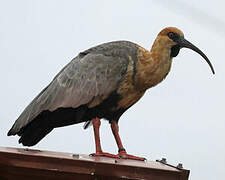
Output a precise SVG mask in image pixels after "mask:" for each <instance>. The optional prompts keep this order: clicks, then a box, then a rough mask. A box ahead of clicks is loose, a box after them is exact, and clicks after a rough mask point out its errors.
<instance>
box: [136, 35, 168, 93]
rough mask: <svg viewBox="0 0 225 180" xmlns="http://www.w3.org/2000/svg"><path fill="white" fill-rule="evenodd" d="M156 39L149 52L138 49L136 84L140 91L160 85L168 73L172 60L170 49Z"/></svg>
mask: <svg viewBox="0 0 225 180" xmlns="http://www.w3.org/2000/svg"><path fill="white" fill-rule="evenodd" d="M162 43H163V41H160V39H156V40H155V42H154V44H153V46H152V49H151V51H147V50H145V49H143V48H139V61H138V64H137V69H138V71H137V76H136V82H137V85H138V87H139V88H140V89H143V90H146V89H148V88H150V87H153V86H155V85H157V84H158V83H160V82H161V81H162V80H163V79H164V78H165V77H166V76H167V74H168V73H169V71H170V67H171V63H172V58H171V57H170V48H169V47H167V45H166V44H162Z"/></svg>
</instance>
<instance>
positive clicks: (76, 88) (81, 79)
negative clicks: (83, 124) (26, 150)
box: [11, 53, 128, 134]
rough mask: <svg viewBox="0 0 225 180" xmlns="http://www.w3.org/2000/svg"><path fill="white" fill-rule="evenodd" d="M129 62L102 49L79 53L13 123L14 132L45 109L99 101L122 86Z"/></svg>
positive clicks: (51, 109) (94, 104)
mask: <svg viewBox="0 0 225 180" xmlns="http://www.w3.org/2000/svg"><path fill="white" fill-rule="evenodd" d="M127 64H128V60H127V59H126V58H123V57H114V56H109V55H104V54H101V53H99V54H98V53H88V54H86V55H84V56H83V55H82V56H81V55H78V56H77V57H76V58H74V59H73V60H72V61H71V62H70V63H69V64H67V65H66V66H65V67H64V68H63V69H62V70H61V71H60V72H59V73H58V74H57V75H56V77H55V78H54V79H53V81H52V82H51V83H50V84H49V85H48V86H47V87H46V88H45V89H44V90H43V91H42V92H41V93H40V94H39V95H38V96H37V97H36V98H35V99H34V100H33V101H32V102H31V103H30V104H29V105H28V106H27V107H26V109H25V110H24V111H23V113H22V114H21V115H20V116H19V118H18V119H17V120H16V122H15V124H14V125H13V128H12V131H11V134H16V133H17V132H18V131H19V130H20V129H21V128H22V127H24V126H26V125H27V124H28V123H29V122H31V121H32V120H33V119H34V118H35V117H36V116H37V115H38V114H39V113H41V112H42V111H44V110H50V111H54V110H56V109H57V108H60V107H64V108H66V107H73V108H76V107H79V106H80V105H83V104H91V106H96V105H98V104H99V103H100V102H101V101H102V100H104V99H105V98H107V96H108V95H109V94H110V93H111V92H113V91H114V90H116V89H117V88H118V86H119V83H120V82H121V81H122V80H123V78H124V75H125V73H126V70H127Z"/></svg>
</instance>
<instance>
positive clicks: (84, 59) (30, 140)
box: [8, 28, 183, 149]
mask: <svg viewBox="0 0 225 180" xmlns="http://www.w3.org/2000/svg"><path fill="white" fill-rule="evenodd" d="M172 30H173V32H175V33H176V34H179V35H180V36H183V33H182V32H181V31H180V30H178V29H176V28H172ZM170 31H171V28H167V29H164V30H163V31H161V32H160V33H159V35H158V37H157V38H156V40H155V42H154V44H153V46H152V49H151V51H148V50H146V49H144V48H143V47H141V46H139V45H137V44H135V43H132V42H129V41H115V42H110V43H105V44H101V45H99V46H96V47H93V48H90V49H88V50H86V51H83V52H81V53H80V54H79V55H78V56H77V57H75V58H74V59H73V60H72V61H71V62H70V63H69V64H67V65H66V66H65V67H64V68H63V69H62V70H61V71H60V72H59V73H58V74H57V75H56V77H55V78H54V79H53V81H52V82H51V83H50V84H49V85H48V86H47V87H46V88H45V89H44V90H43V91H42V92H41V93H40V94H39V95H38V96H37V97H36V98H35V99H34V100H33V101H32V102H31V103H30V104H29V105H28V107H27V108H26V109H25V110H24V111H23V113H22V114H21V115H20V117H19V118H18V119H17V120H16V122H15V124H14V125H13V127H12V128H11V130H10V131H9V133H8V135H16V134H18V135H19V136H21V138H20V140H19V142H21V143H22V144H23V145H26V146H32V145H35V144H36V143H38V142H39V141H40V140H41V139H42V138H43V137H44V136H45V135H47V134H48V133H49V132H50V131H52V130H53V129H54V128H56V127H62V126H67V125H72V124H77V123H81V122H86V126H85V128H86V127H87V126H88V125H89V124H90V123H89V122H91V121H92V120H93V119H95V118H96V117H97V118H99V119H101V118H104V119H107V120H108V121H109V122H110V123H111V122H116V123H118V121H119V118H120V116H121V115H122V114H123V113H124V112H125V111H126V110H127V109H128V108H130V107H131V106H132V105H133V104H135V103H136V102H137V101H138V100H139V99H140V98H141V97H142V96H143V95H144V93H145V91H146V90H147V89H149V88H151V87H153V86H155V85H157V84H158V83H160V82H161V81H162V80H163V79H164V78H165V77H166V76H167V74H168V73H169V71H170V68H171V63H172V58H173V57H175V56H176V55H177V54H178V53H179V50H180V47H178V46H177V45H176V43H174V41H171V40H170V39H168V36H165V35H167V34H168V33H169V32H170ZM166 37H167V38H166ZM120 149H121V148H120ZM122 149H123V148H122Z"/></svg>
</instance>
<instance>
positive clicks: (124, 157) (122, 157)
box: [117, 150, 146, 161]
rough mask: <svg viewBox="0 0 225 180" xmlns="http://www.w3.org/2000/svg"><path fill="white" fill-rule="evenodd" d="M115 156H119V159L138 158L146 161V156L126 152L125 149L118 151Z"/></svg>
mask: <svg viewBox="0 0 225 180" xmlns="http://www.w3.org/2000/svg"><path fill="white" fill-rule="evenodd" d="M117 156H119V158H121V159H133V160H139V161H146V158H143V157H138V156H133V155H131V154H127V152H126V151H125V150H122V151H119V153H118V155H117Z"/></svg>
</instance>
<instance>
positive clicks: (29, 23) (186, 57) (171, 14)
mask: <svg viewBox="0 0 225 180" xmlns="http://www.w3.org/2000/svg"><path fill="white" fill-rule="evenodd" d="M187 3H188V4H187ZM224 7H225V3H224V1H222V0H221V1H219V0H214V1H205V0H198V1H188V2H186V1H184V0H183V1H167V2H164V1H163V0H155V1H153V0H145V1H140V0H139V1H131V0H129V1H128V0H127V1H125V0H124V1H121V0H114V1H85V0H82V1H73V0H71V1H69V0H65V1H56V0H42V1H41V0H40V1H34V0H20V1H16V0H14V1H11V0H9V1H3V0H0V61H1V66H0V84H1V85H0V91H1V93H0V100H1V101H0V111H1V113H0V121H1V126H0V146H10V147H20V148H21V147H22V146H21V145H19V144H18V142H17V141H18V137H7V136H6V134H7V132H8V130H9V129H10V128H11V126H12V124H13V123H14V121H15V120H16V118H17V117H18V116H19V115H20V113H21V112H22V111H23V110H24V108H25V107H26V106H27V105H28V104H29V103H30V102H31V100H32V99H33V98H34V97H35V96H36V95H37V94H38V93H39V92H40V91H41V90H42V89H43V88H44V87H45V86H47V85H48V84H49V83H50V81H51V80H52V79H53V77H54V76H55V75H56V74H57V73H58V72H59V71H60V70H61V69H62V68H63V66H64V65H66V64H67V63H68V62H69V61H70V60H71V59H72V58H73V57H75V56H76V55H77V54H78V53H79V52H80V51H83V50H85V49H87V48H90V47H92V46H95V45H98V44H100V43H103V42H108V41H113V40H129V41H132V42H135V43H138V44H139V45H141V46H143V47H144V48H146V49H150V48H151V46H152V43H153V41H154V39H155V38H156V36H157V34H158V32H159V31H160V30H161V29H163V28H164V27H167V26H176V27H178V28H180V29H181V30H182V31H183V32H184V34H185V37H186V39H187V40H189V41H190V42H192V43H193V44H195V45H196V46H198V47H199V48H200V49H201V50H202V51H204V52H205V54H207V56H208V58H209V59H210V60H211V62H212V64H213V65H214V68H215V71H216V75H212V73H211V71H210V69H209V67H208V65H207V64H206V63H205V61H204V59H203V58H201V56H199V55H198V54H197V53H195V52H193V51H191V50H189V49H182V50H181V51H180V54H179V55H178V56H177V57H176V58H174V59H173V65H172V69H171V72H170V74H169V75H168V77H167V78H166V80H165V81H163V82H162V83H161V84H159V85H158V86H156V87H154V88H152V89H150V90H148V91H147V93H146V94H145V96H144V97H143V98H142V99H141V100H140V101H139V102H138V103H137V104H135V105H134V106H133V107H132V108H130V109H129V110H128V111H127V112H126V113H125V114H124V115H123V116H122V117H121V119H120V122H119V125H120V134H121V138H122V140H123V142H124V145H125V147H126V149H127V152H128V153H131V154H134V155H139V156H144V157H147V158H148V159H149V160H154V161H155V160H156V159H161V158H162V157H166V158H167V160H168V162H169V163H173V164H177V163H183V165H184V168H187V169H190V170H191V175H190V179H191V180H198V179H204V180H212V179H225V140H224V139H225V118H224V114H225V110H224V102H225V83H224V79H225V73H224V68H225V60H224V51H225V50H224V47H225V20H224V19H225V11H224ZM82 126H83V124H79V125H74V126H69V127H64V128H58V129H55V130H54V131H53V132H51V133H50V134H49V135H48V136H46V137H45V138H44V139H43V140H42V141H41V142H40V143H39V144H38V145H36V146H34V147H33V148H35V149H41V150H52V151H62V152H74V153H83V154H89V153H92V152H94V151H95V146H94V137H93V130H92V128H89V129H87V130H83V128H82ZM101 137H102V145H103V149H104V151H108V152H111V153H117V146H116V143H115V141H114V138H113V136H112V133H111V130H110V127H109V124H108V123H107V122H105V121H103V122H102V127H101Z"/></svg>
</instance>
